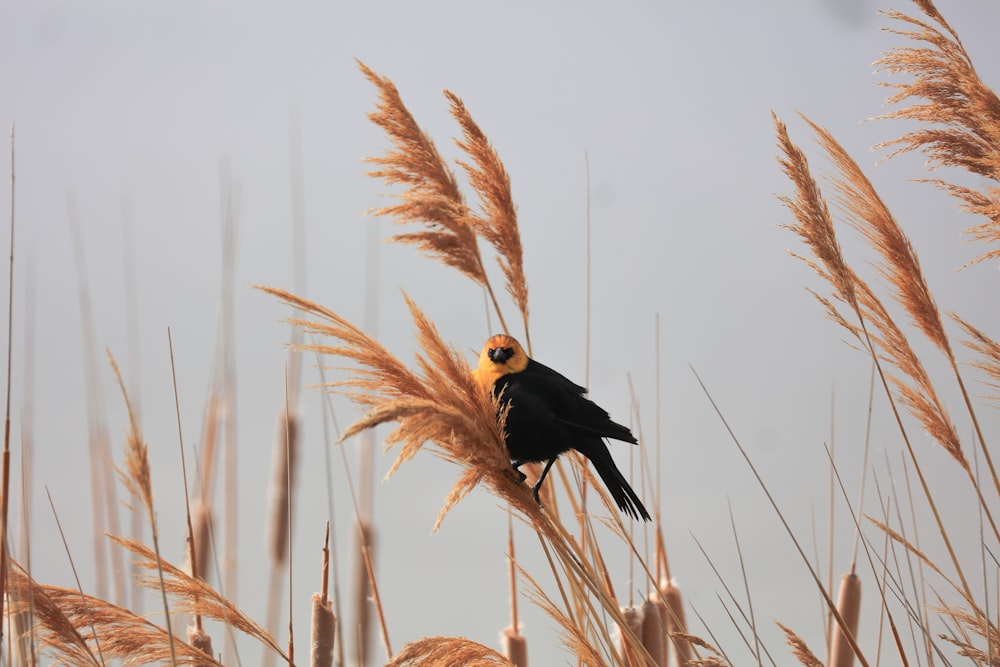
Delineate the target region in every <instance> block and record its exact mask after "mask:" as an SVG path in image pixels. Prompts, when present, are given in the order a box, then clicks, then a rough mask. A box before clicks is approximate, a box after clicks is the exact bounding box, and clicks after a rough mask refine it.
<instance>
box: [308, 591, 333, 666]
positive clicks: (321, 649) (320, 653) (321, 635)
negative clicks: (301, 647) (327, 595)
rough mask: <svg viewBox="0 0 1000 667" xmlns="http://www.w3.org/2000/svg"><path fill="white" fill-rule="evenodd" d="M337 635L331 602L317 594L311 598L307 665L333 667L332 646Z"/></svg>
mask: <svg viewBox="0 0 1000 667" xmlns="http://www.w3.org/2000/svg"><path fill="white" fill-rule="evenodd" d="M336 634H337V617H336V615H334V613H333V602H331V601H330V600H324V598H323V596H322V595H320V594H319V593H313V596H312V624H311V629H310V634H309V639H310V642H309V646H310V649H309V664H310V666H311V667H333V645H334V637H336Z"/></svg>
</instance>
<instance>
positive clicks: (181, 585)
mask: <svg viewBox="0 0 1000 667" xmlns="http://www.w3.org/2000/svg"><path fill="white" fill-rule="evenodd" d="M108 537H109V539H111V540H112V541H114V542H115V543H116V544H118V545H120V546H121V547H123V548H125V549H127V550H128V551H131V552H132V553H133V554H135V555H136V556H137V557H138V560H136V564H137V565H139V566H140V567H142V568H145V569H147V570H150V571H153V572H156V571H157V570H161V571H162V576H163V584H162V585H163V587H164V589H165V590H166V591H167V593H169V594H170V595H171V596H172V597H173V599H174V604H175V607H176V608H177V612H178V613H183V614H190V615H192V616H194V615H198V614H200V615H201V616H205V617H207V618H211V619H215V620H217V621H220V622H222V623H225V624H227V625H229V626H231V627H233V628H235V629H236V630H239V631H240V632H242V633H244V634H246V635H248V636H250V637H253V638H254V639H256V640H257V641H259V642H260V643H262V644H264V646H266V647H267V648H268V649H270V650H272V651H274V652H275V653H277V654H278V655H279V656H281V658H282V659H284V660H287V659H288V658H287V657H286V656H285V654H284V652H283V651H282V650H281V647H280V646H278V644H277V642H275V641H274V638H273V637H272V636H271V635H270V634H269V633H268V632H267V631H266V630H265V629H264V628H262V627H261V626H260V625H259V624H258V623H257V622H255V621H254V620H253V619H251V618H250V617H249V616H247V615H246V614H244V613H243V612H242V611H240V609H239V608H238V607H237V606H236V605H234V604H233V603H232V602H231V601H229V600H228V599H227V598H225V597H224V596H223V595H221V594H220V593H219V592H218V591H216V590H215V589H214V588H212V587H211V586H209V585H208V583H206V582H205V580H204V579H200V578H199V579H195V578H193V577H192V576H191V575H189V574H188V573H187V572H185V571H184V570H183V569H181V568H179V567H177V566H175V565H173V564H171V563H169V562H168V561H165V560H162V559H161V560H159V567H158V563H157V556H156V554H155V553H154V552H153V551H152V550H151V549H150V548H149V547H147V546H146V545H144V544H141V543H140V542H137V541H136V540H130V539H128V538H124V537H118V536H115V535H109V536H108ZM139 583H140V584H141V585H143V586H145V587H146V588H151V589H159V588H160V586H161V583H160V580H159V579H158V578H156V577H142V578H141V579H140V580H139ZM102 646H103V644H102Z"/></svg>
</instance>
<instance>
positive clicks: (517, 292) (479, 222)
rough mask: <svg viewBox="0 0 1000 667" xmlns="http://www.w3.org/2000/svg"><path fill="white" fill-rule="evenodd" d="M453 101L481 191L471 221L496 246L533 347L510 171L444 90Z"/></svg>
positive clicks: (473, 180)
mask: <svg viewBox="0 0 1000 667" xmlns="http://www.w3.org/2000/svg"><path fill="white" fill-rule="evenodd" d="M444 94H445V97H447V98H448V102H449V103H450V105H451V115H452V116H453V117H454V118H455V120H457V121H458V124H459V125H460V126H461V128H462V139H456V140H455V143H456V144H457V145H458V147H459V148H461V149H462V150H463V151H465V153H466V154H467V155H468V156H469V157H470V158H471V159H472V163H469V162H464V161H461V160H459V161H458V164H459V165H460V166H461V167H462V168H463V169H464V170H465V171H466V173H467V174H468V175H469V184H470V185H471V186H472V189H473V190H475V191H476V193H477V194H478V195H479V201H480V207H479V208H480V212H481V214H480V215H477V214H474V213H472V214H470V215H469V223H470V224H471V225H472V228H473V229H475V230H476V234H477V235H478V236H480V237H481V238H482V239H484V240H485V241H486V242H487V243H489V244H490V245H491V246H493V249H494V250H496V253H497V264H499V266H500V269H501V270H502V271H503V275H504V278H505V279H506V283H507V293H508V294H509V295H510V297H511V298H512V299H513V300H514V305H516V306H517V309H518V312H519V313H520V314H521V321H522V322H523V324H524V337H525V341H524V342H525V349H527V350H531V335H530V334H529V332H528V281H527V279H526V278H525V275H524V257H523V252H522V250H521V230H520V228H519V227H518V224H517V208H516V207H515V206H514V198H513V196H512V195H511V190H510V175H509V174H508V173H507V170H506V169H505V168H504V166H503V162H501V161H500V156H499V155H498V154H497V152H496V149H494V148H493V146H492V145H491V144H490V142H489V140H488V139H487V138H486V135H485V134H484V133H483V131H482V130H481V129H480V128H479V125H477V124H476V122H475V121H474V120H473V119H472V116H471V115H470V114H469V111H468V109H466V108H465V103H463V102H462V100H461V99H460V98H459V97H458V96H457V95H455V94H454V93H452V92H450V91H447V90H446V91H445V92H444Z"/></svg>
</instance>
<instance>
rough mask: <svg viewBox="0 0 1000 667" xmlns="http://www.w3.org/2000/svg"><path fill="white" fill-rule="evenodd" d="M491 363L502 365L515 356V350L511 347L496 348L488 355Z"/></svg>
mask: <svg viewBox="0 0 1000 667" xmlns="http://www.w3.org/2000/svg"><path fill="white" fill-rule="evenodd" d="M488 355H489V357H490V361H492V362H493V363H495V364H502V363H503V362H505V361H507V360H508V359H510V358H511V357H513V356H514V350H512V349H510V348H509V347H495V348H493V349H492V350H490V351H489V353H488Z"/></svg>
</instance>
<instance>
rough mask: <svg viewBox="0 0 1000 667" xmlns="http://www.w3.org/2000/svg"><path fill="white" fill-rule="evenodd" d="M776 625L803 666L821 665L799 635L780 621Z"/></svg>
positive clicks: (816, 666) (819, 666)
mask: <svg viewBox="0 0 1000 667" xmlns="http://www.w3.org/2000/svg"><path fill="white" fill-rule="evenodd" d="M776 623H777V622H776ZM777 625H778V627H779V628H781V631H782V632H784V633H785V640H786V641H787V642H788V645H789V646H791V647H792V653H793V654H794V655H795V657H796V658H798V660H799V662H800V663H802V664H803V665H805V667H823V663H822V662H820V660H819V658H817V657H816V655H815V654H814V653H813V652H812V651H810V650H809V647H808V646H807V645H806V643H805V642H804V641H803V640H802V638H801V637H799V636H798V635H797V634H795V632H794V631H792V630H790V629H789V628H787V627H785V626H784V625H782V624H781V623H777ZM851 655H852V656H853V655H854V654H853V653H852V654H851Z"/></svg>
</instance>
